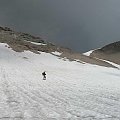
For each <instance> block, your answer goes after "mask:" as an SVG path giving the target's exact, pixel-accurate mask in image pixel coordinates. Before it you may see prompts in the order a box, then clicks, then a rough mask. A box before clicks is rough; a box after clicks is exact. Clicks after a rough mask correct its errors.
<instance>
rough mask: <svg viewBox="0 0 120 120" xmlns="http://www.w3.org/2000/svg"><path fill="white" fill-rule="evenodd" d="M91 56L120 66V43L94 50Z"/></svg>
mask: <svg viewBox="0 0 120 120" xmlns="http://www.w3.org/2000/svg"><path fill="white" fill-rule="evenodd" d="M90 56H91V57H96V58H100V59H104V60H108V61H111V62H114V63H116V64H119V65H120V41H118V42H115V43H111V44H109V45H106V46H104V47H102V48H101V49H97V50H94V51H93V52H92V53H91V54H90Z"/></svg>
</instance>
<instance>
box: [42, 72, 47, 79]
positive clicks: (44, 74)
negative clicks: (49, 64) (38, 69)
mask: <svg viewBox="0 0 120 120" xmlns="http://www.w3.org/2000/svg"><path fill="white" fill-rule="evenodd" d="M42 75H43V80H46V73H45V71H44V72H43V73H42Z"/></svg>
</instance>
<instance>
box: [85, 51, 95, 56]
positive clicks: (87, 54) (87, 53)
mask: <svg viewBox="0 0 120 120" xmlns="http://www.w3.org/2000/svg"><path fill="white" fill-rule="evenodd" d="M93 51H94V50H90V51H88V52H85V53H83V55H86V56H90V54H91V53H92V52H93Z"/></svg>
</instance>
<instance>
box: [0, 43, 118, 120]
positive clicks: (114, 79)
mask: <svg viewBox="0 0 120 120" xmlns="http://www.w3.org/2000/svg"><path fill="white" fill-rule="evenodd" d="M54 54H55V53H54ZM44 70H45V71H46V73H47V80H42V76H41V73H42V72H43V71H44ZM119 72H120V71H119V70H118V69H115V68H107V67H100V66H96V65H90V64H87V63H86V64H82V63H79V62H76V61H69V60H67V59H66V61H65V60H64V59H63V58H60V57H57V56H54V55H52V54H50V53H45V52H40V54H35V53H33V52H30V51H24V52H19V53H18V52H15V51H13V50H12V49H11V48H9V46H8V45H7V44H4V43H0V119H1V120H93V119H94V120H119V119H120V94H119V93H120V87H119V85H120V80H119V77H120V75H119Z"/></svg>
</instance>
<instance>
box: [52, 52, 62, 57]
mask: <svg viewBox="0 0 120 120" xmlns="http://www.w3.org/2000/svg"><path fill="white" fill-rule="evenodd" d="M52 54H54V55H58V56H60V55H61V54H62V53H60V52H58V51H55V52H52Z"/></svg>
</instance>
